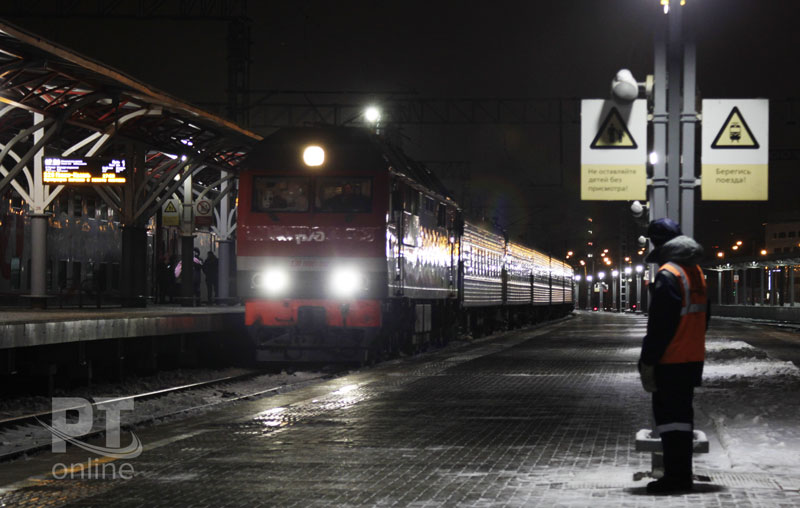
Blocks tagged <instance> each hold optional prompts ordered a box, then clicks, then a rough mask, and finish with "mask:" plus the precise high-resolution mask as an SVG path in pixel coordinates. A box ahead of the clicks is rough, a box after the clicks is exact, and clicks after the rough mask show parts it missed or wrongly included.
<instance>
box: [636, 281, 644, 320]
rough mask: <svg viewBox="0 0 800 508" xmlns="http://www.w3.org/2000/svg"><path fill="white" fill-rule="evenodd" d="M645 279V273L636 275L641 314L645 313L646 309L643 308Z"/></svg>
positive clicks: (637, 303) (637, 301)
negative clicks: (643, 283) (643, 284)
mask: <svg viewBox="0 0 800 508" xmlns="http://www.w3.org/2000/svg"><path fill="white" fill-rule="evenodd" d="M643 277H644V273H642V274H638V273H637V274H636V305H638V306H639V312H644V307H643V306H642V278H643Z"/></svg>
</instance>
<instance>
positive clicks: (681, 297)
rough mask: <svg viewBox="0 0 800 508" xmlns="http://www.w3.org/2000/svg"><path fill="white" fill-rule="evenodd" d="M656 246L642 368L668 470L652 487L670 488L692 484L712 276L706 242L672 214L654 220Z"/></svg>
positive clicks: (650, 234) (651, 233)
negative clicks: (696, 402) (706, 269)
mask: <svg viewBox="0 0 800 508" xmlns="http://www.w3.org/2000/svg"><path fill="white" fill-rule="evenodd" d="M647 235H648V237H649V238H650V241H651V242H652V244H653V247H654V249H653V251H652V252H651V253H650V254H649V255H648V256H647V258H645V261H646V262H648V263H658V264H659V265H660V268H659V269H658V273H657V274H656V278H655V284H654V286H655V288H654V290H653V293H652V300H651V301H650V302H651V303H650V309H649V311H648V319H647V335H645V337H644V341H643V342H642V353H641V357H640V358H639V373H640V375H641V379H642V386H643V387H644V389H645V390H646V391H648V392H651V393H652V394H653V414H654V416H655V423H656V430H658V433H659V434H660V436H661V447H662V449H663V452H664V476H663V477H662V478H661V479H659V480H657V481H654V482H650V483H649V484H648V485H647V492H649V493H653V494H668V493H675V492H682V491H688V490H691V489H692V446H693V431H694V408H693V407H692V398H693V397H694V387H695V386H700V384H701V379H702V376H703V361H704V360H705V339H706V329H707V328H708V319H709V316H710V308H709V303H708V298H707V297H706V282H705V277H704V276H703V271H702V270H701V269H700V266H698V264H697V263H698V262H699V261H700V259H701V257H702V256H703V248H702V247H701V246H700V244H698V243H697V242H696V241H694V240H693V239H691V238H689V237H688V236H683V235H682V233H681V228H680V226H679V225H678V224H677V223H676V222H675V221H673V220H671V219H658V220H655V221H653V222H651V223H650V225H649V227H648V229H647Z"/></svg>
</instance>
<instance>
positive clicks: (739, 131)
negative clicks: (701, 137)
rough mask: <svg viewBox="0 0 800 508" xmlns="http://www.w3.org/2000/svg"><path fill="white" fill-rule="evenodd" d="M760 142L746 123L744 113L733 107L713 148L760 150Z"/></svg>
mask: <svg viewBox="0 0 800 508" xmlns="http://www.w3.org/2000/svg"><path fill="white" fill-rule="evenodd" d="M758 147H759V145H758V141H756V137H755V136H754V135H753V131H751V130H750V127H749V126H748V125H747V122H745V121H744V117H743V116H742V113H741V112H740V111H739V108H737V107H736V106H734V107H733V109H732V110H731V113H730V114H729V115H728V118H727V119H726V120H725V122H724V123H723V124H722V128H721V129H720V130H719V133H717V136H716V137H715V138H714V142H713V143H711V148H723V149H724V148H752V149H756V148H758Z"/></svg>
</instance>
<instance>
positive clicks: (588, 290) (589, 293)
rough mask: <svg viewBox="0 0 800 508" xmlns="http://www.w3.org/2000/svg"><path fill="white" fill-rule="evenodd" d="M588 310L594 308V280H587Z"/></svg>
mask: <svg viewBox="0 0 800 508" xmlns="http://www.w3.org/2000/svg"><path fill="white" fill-rule="evenodd" d="M586 310H592V281H586Z"/></svg>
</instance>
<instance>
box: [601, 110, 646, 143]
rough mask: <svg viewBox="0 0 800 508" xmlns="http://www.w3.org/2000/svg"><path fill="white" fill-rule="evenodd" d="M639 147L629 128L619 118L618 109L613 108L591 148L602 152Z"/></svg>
mask: <svg viewBox="0 0 800 508" xmlns="http://www.w3.org/2000/svg"><path fill="white" fill-rule="evenodd" d="M637 146H638V145H637V144H636V141H635V140H634V139H633V136H631V133H630V131H629V130H628V126H627V125H625V122H624V121H623V120H622V117H621V116H619V111H617V108H611V111H610V112H609V113H608V115H607V116H606V119H605V120H604V121H603V124H602V125H601V126H600V130H599V131H597V136H595V138H594V140H593V141H592V144H591V148H593V149H595V150H602V149H604V148H605V149H613V148H622V149H625V148H636V147H637Z"/></svg>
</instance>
